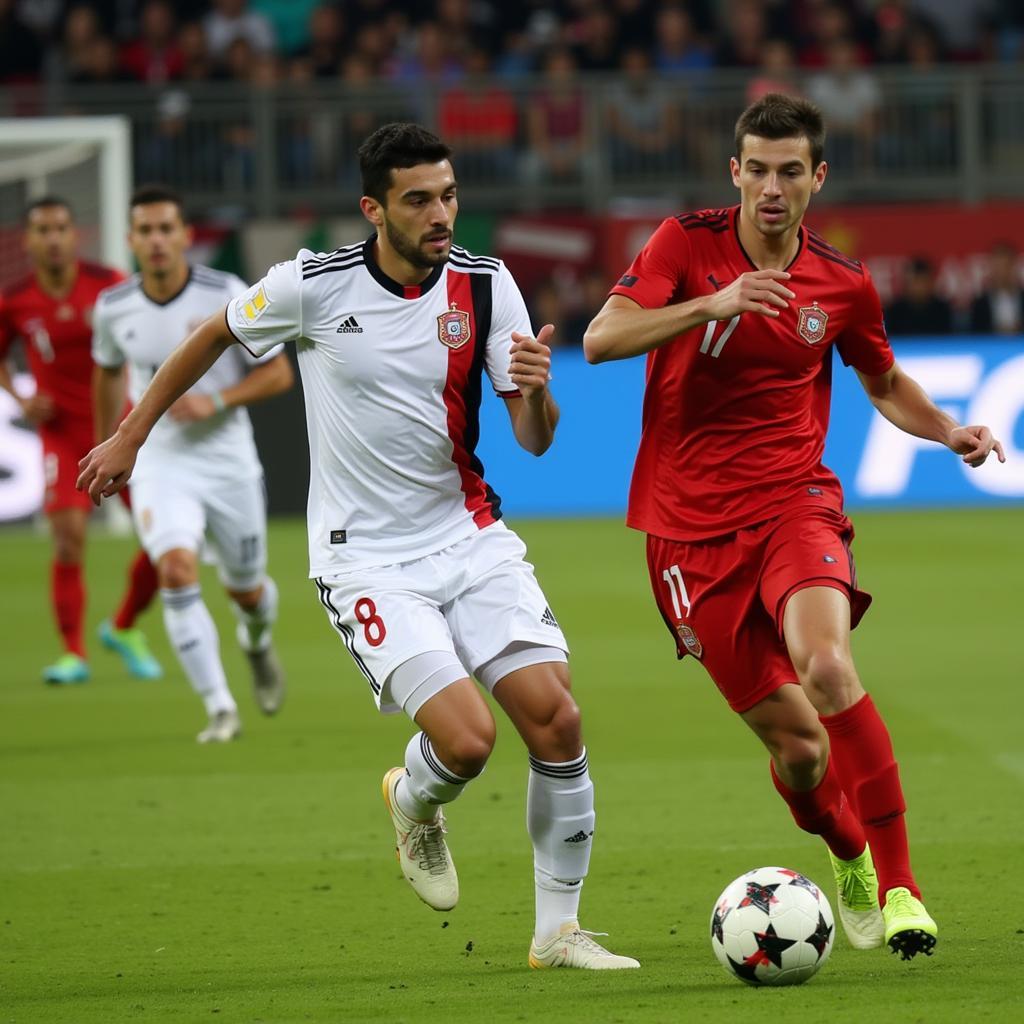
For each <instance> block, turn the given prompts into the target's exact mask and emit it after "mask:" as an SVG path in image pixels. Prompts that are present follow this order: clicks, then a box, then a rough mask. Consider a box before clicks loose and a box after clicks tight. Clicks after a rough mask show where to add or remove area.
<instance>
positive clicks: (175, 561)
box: [157, 549, 199, 590]
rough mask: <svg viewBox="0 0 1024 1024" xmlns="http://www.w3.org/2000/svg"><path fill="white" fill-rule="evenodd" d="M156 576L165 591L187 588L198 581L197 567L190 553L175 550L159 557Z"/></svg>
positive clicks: (193, 556)
mask: <svg viewBox="0 0 1024 1024" xmlns="http://www.w3.org/2000/svg"><path fill="white" fill-rule="evenodd" d="M157 576H158V577H159V579H160V586H161V587H162V588H164V589H165V590H175V589H177V588H178V587H188V586H191V585H192V584H193V583H196V582H198V580H199V565H198V563H197V561H196V556H195V555H194V554H193V553H192V552H191V551H186V550H184V549H175V550H174V551H168V552H167V554H165V555H161V557H160V559H159V561H158V563H157Z"/></svg>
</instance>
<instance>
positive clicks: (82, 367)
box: [0, 196, 161, 683]
mask: <svg viewBox="0 0 1024 1024" xmlns="http://www.w3.org/2000/svg"><path fill="white" fill-rule="evenodd" d="M77 248H78V233H77V231H76V230H75V223H74V218H73V216H72V212H71V208H70V206H68V204H67V203H66V202H65V201H64V200H62V199H58V198H55V197H52V196H51V197H46V198H42V199H37V200H35V201H34V202H33V203H31V204H30V205H29V207H28V209H27V210H26V213H25V249H26V251H27V253H28V255H29V258H30V259H31V262H32V265H33V271H32V273H31V274H29V275H28V276H26V277H24V278H22V279H21V280H19V281H16V282H15V283H14V284H12V285H10V286H9V287H7V288H6V289H4V291H3V294H2V297H0V387H2V388H4V389H5V390H6V391H8V392H10V394H11V395H13V396H14V398H15V400H16V401H17V402H18V404H19V405H20V406H21V409H22V414H23V415H24V417H25V419H26V421H27V422H28V423H30V424H32V425H33V426H35V427H36V428H37V429H38V431H39V436H40V438H41V440H42V443H43V458H44V470H45V479H46V492H45V496H44V506H43V509H44V512H45V513H46V515H47V517H48V518H49V520H50V528H51V533H52V536H53V546H54V559H53V565H52V569H51V574H50V593H51V597H52V602H53V610H54V615H55V617H56V620H57V628H58V630H59V631H60V634H61V638H62V639H63V642H64V654H63V656H62V657H60V658H58V660H57V661H56V662H55V663H54V664H53V665H50V666H48V667H47V668H45V669H44V670H43V678H44V679H45V680H46V682H48V683H83V682H85V681H86V680H87V679H88V678H89V665H88V662H87V661H86V650H85V642H84V640H83V637H82V623H83V619H84V616H85V584H84V582H83V579H82V557H83V554H84V549H85V530H86V523H87V521H88V517H89V512H90V509H91V504H90V502H89V497H88V495H84V494H82V493H81V492H80V491H77V490H75V480H76V479H77V477H78V460H79V459H81V458H82V457H83V456H84V455H85V454H86V453H87V452H88V451H89V449H90V448H91V447H92V446H93V444H94V443H95V440H96V438H95V435H94V431H93V416H92V370H93V363H92V354H91V344H92V307H93V304H94V303H95V301H96V296H97V295H98V294H99V292H100V291H102V290H103V289H104V288H107V287H109V286H110V285H113V284H116V283H117V282H118V281H120V280H121V279H122V276H123V275H121V274H120V273H119V272H118V271H116V270H113V269H111V268H110V267H102V266H99V265H97V264H94V263H87V262H85V261H84V260H79V259H78V256H77ZM17 339H20V340H21V341H22V342H23V343H24V346H25V352H26V355H27V359H28V366H29V370H30V371H31V373H32V376H33V377H34V378H35V382H36V391H35V394H34V395H33V396H32V397H31V398H22V397H20V396H19V395H17V394H16V393H15V390H14V386H13V383H12V380H11V375H10V371H9V369H8V367H7V365H6V358H5V357H6V356H7V353H8V350H9V349H10V347H11V344H12V343H13V342H14V341H15V340H17ZM156 586H157V581H156V574H155V572H154V570H153V567H152V565H150V562H149V559H148V558H147V557H146V555H145V553H144V552H142V551H140V552H139V553H138V554H137V555H136V557H135V559H134V561H133V562H132V565H131V568H130V569H129V576H128V590H127V592H126V594H125V596H124V599H123V600H122V602H121V604H120V607H119V608H118V610H117V612H116V614H115V615H114V618H113V621H109V620H108V621H105V622H104V623H103V624H102V626H101V627H100V636H101V638H102V640H103V643H104V645H105V646H107V647H110V648H112V649H113V650H116V651H117V652H118V653H119V654H120V655H121V656H122V657H123V658H124V660H125V662H126V664H127V666H128V668H129V670H130V671H131V672H132V674H133V675H136V676H139V677H140V678H145V679H153V678H157V677H158V676H159V675H160V674H161V670H160V666H159V664H157V662H156V660H155V659H154V658H153V656H152V654H150V653H149V650H148V648H147V646H146V642H145V637H144V636H143V635H142V633H141V631H140V630H138V629H136V628H135V625H134V624H135V618H136V616H137V615H138V614H139V613H140V612H141V611H143V610H144V609H145V608H146V607H147V606H148V605H149V603H150V601H151V600H152V599H153V595H154V594H155V593H156Z"/></svg>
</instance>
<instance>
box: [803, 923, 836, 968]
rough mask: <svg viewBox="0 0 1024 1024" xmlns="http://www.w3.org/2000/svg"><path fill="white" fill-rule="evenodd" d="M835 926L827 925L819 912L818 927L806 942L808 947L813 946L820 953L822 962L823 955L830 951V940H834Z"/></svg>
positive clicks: (819, 956)
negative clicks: (833, 930) (827, 950)
mask: <svg viewBox="0 0 1024 1024" xmlns="http://www.w3.org/2000/svg"><path fill="white" fill-rule="evenodd" d="M834 927H835V925H831V924H826V923H825V918H824V917H822V915H821V911H818V927H817V928H815V929H814V933H813V934H812V935H808V936H807V938H806V939H804V942H806V943H807V944H808V945H811V946H813V947H814V948H815V949H816V950H817V951H818V959H819V960H820V959H821V957H822V954H823V953H824V952H825V950H826V949H828V943H829V939H831V938H832V929H833V928H834Z"/></svg>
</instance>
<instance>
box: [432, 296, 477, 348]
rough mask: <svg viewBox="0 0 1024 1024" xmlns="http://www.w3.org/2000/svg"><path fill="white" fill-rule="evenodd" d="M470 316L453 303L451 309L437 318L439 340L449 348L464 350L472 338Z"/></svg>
mask: <svg viewBox="0 0 1024 1024" xmlns="http://www.w3.org/2000/svg"><path fill="white" fill-rule="evenodd" d="M472 336H473V335H472V331H471V330H470V326H469V314H468V313H466V312H464V311H463V310H461V309H459V308H458V306H457V304H456V303H454V302H453V303H452V305H451V309H449V310H448V311H447V312H445V313H442V314H441V315H440V316H439V317H438V318H437V340H438V341H440V342H441V344H442V345H447V346H448V348H462V346H463V345H465V344H466V342H467V341H469V339H470V338H471V337H472Z"/></svg>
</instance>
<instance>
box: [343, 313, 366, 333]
mask: <svg viewBox="0 0 1024 1024" xmlns="http://www.w3.org/2000/svg"><path fill="white" fill-rule="evenodd" d="M362 333H363V329H362V327H360V326H359V323H358V322H357V321H356V318H355V317H354V316H350V317H346V318H345V319H344V320H342V321H341V323H340V324H338V334H362Z"/></svg>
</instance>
